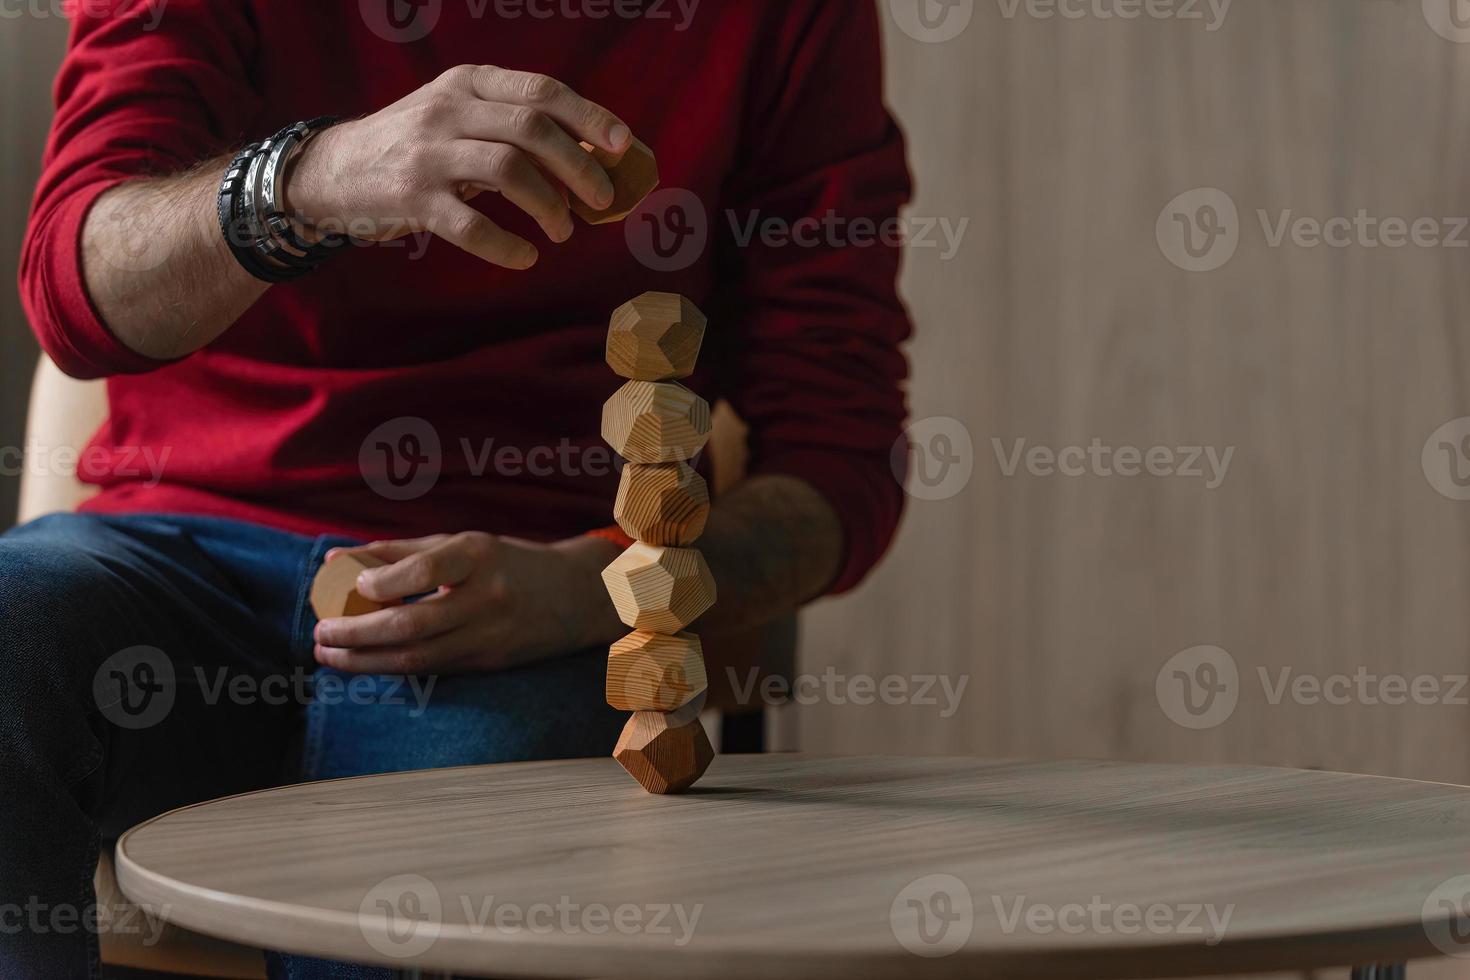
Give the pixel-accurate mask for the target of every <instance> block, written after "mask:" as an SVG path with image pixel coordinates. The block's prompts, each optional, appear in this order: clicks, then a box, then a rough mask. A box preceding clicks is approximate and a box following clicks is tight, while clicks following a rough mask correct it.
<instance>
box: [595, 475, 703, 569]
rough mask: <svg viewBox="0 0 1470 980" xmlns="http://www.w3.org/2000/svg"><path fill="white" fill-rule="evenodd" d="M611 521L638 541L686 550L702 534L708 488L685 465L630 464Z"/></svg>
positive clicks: (620, 484) (700, 478)
mask: <svg viewBox="0 0 1470 980" xmlns="http://www.w3.org/2000/svg"><path fill="white" fill-rule="evenodd" d="M613 517H614V518H615V519H616V520H617V522H618V526H619V527H621V528H622V529H623V530H624V531H625V532H626V533H627V535H628V536H629V537H631V538H634V539H636V540H638V541H643V542H646V543H648V544H658V545H670V546H672V547H675V548H683V547H687V546H688V545H691V544H693V543H694V542H695V541H696V540H697V539H698V538H699V536H700V535H701V534H703V533H704V525H705V521H706V520H708V519H709V486H708V485H707V484H706V483H705V482H704V477H702V476H700V475H699V474H698V473H696V472H694V469H693V468H692V467H690V466H689V465H688V464H687V463H629V464H628V465H627V466H624V467H623V476H622V480H621V482H619V484H618V499H617V503H616V504H614V505H613Z"/></svg>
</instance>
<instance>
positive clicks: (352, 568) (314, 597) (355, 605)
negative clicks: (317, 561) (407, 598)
mask: <svg viewBox="0 0 1470 980" xmlns="http://www.w3.org/2000/svg"><path fill="white" fill-rule="evenodd" d="M385 564H387V563H386V562H384V561H381V560H379V559H377V558H374V557H372V556H371V555H365V554H357V553H348V554H340V555H337V556H335V557H333V558H332V559H331V560H330V561H328V562H327V563H326V564H324V565H322V567H321V570H320V571H318V572H317V573H316V579H315V580H314V581H313V582H312V583H311V608H312V609H313V610H315V611H316V616H317V619H337V618H338V617H341V616H365V615H367V614H368V613H370V612H377V611H378V610H379V609H387V608H388V607H389V606H390V605H394V603H383V602H374V601H373V600H372V599H368V598H365V597H364V596H363V595H362V593H360V592H358V591H357V577H358V576H359V575H361V574H362V573H363V572H364V571H366V570H367V569H369V568H378V567H380V566H382V565H385Z"/></svg>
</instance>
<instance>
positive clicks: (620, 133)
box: [607, 123, 633, 150]
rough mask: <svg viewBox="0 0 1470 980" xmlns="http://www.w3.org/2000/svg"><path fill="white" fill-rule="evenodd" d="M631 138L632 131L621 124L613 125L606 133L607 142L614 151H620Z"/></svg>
mask: <svg viewBox="0 0 1470 980" xmlns="http://www.w3.org/2000/svg"><path fill="white" fill-rule="evenodd" d="M632 138H633V131H632V130H631V129H629V128H628V127H627V126H624V125H623V124H622V123H617V124H615V125H614V126H613V128H612V129H609V130H608V131H607V141H608V142H609V143H611V144H612V148H613V149H614V150H621V149H622V148H623V147H624V145H626V144H627V142H628V141H629V140H630V139H632Z"/></svg>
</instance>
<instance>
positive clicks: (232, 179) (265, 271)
mask: <svg viewBox="0 0 1470 980" xmlns="http://www.w3.org/2000/svg"><path fill="white" fill-rule="evenodd" d="M259 152H260V144H259V143H251V144H250V145H249V146H247V147H245V148H244V149H243V150H241V151H240V152H239V153H237V154H236V155H235V158H234V159H233V160H231V161H230V165H229V167H227V168H226V169H225V176H224V179H223V180H221V181H220V185H219V197H218V199H217V201H216V208H217V211H218V217H219V228H220V234H221V235H223V236H224V239H225V246H226V247H227V248H228V249H229V250H230V254H231V255H233V256H234V257H235V261H236V262H238V263H240V267H241V268H243V269H244V270H245V271H246V272H248V273H250V274H251V275H252V276H254V277H255V278H256V279H259V280H261V281H263V282H269V283H276V282H286V281H288V280H289V279H291V278H295V277H294V276H290V275H287V276H281V275H278V274H277V270H276V269H274V268H272V267H271V266H270V265H269V264H268V263H267V262H265V261H264V260H263V259H262V258H261V257H260V256H259V255H258V254H257V253H256V252H255V249H254V247H253V245H254V243H253V241H252V238H251V233H250V227H249V224H248V222H247V221H246V220H245V219H244V216H243V212H242V211H241V203H242V200H243V197H244V193H243V191H244V186H245V179H246V175H247V174H248V173H249V170H250V165H251V163H252V162H253V161H254V160H255V158H256V155H257V154H259ZM279 271H280V272H288V271H289V270H285V269H282V270H279Z"/></svg>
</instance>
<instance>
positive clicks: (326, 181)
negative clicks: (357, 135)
mask: <svg viewBox="0 0 1470 980" xmlns="http://www.w3.org/2000/svg"><path fill="white" fill-rule="evenodd" d="M348 125H350V124H348V123H342V124H340V125H336V126H332V127H330V128H328V129H326V130H324V131H323V132H321V133H318V134H317V135H316V136H314V137H312V138H311V139H310V140H309V141H307V143H306V144H305V145H304V146H302V147H301V149H300V150H299V151H298V152H297V154H296V156H295V158H294V159H293V160H292V161H291V162H290V164H289V166H288V167H287V168H286V174H285V190H284V192H283V194H284V198H285V203H286V210H287V213H288V214H289V215H290V216H291V217H292V218H293V219H294V220H296V221H299V222H301V223H303V224H306V225H310V224H312V223H313V222H318V221H322V220H324V219H328V218H338V217H340V215H338V214H337V211H338V210H340V209H339V208H338V207H337V204H336V201H335V199H334V197H333V192H334V190H335V188H336V187H337V179H336V178H335V177H334V176H333V173H334V171H333V167H332V161H333V159H335V157H336V155H337V151H338V148H339V147H340V145H341V144H340V140H341V139H342V135H343V131H344V130H345V129H346V128H347V126H348Z"/></svg>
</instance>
